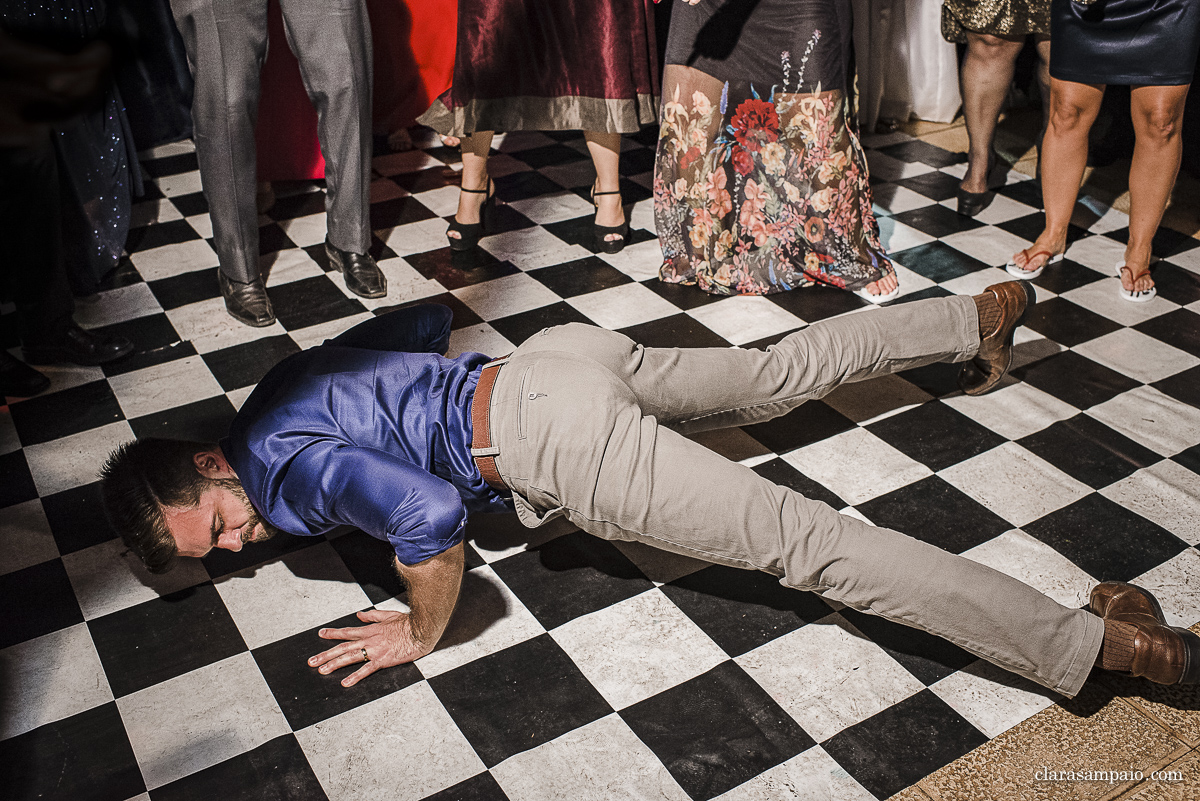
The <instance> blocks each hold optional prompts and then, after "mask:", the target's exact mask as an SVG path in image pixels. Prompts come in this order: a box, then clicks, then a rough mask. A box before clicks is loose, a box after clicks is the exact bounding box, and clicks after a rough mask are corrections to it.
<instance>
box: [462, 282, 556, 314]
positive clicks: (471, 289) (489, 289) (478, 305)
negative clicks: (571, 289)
mask: <svg viewBox="0 0 1200 801" xmlns="http://www.w3.org/2000/svg"><path fill="white" fill-rule="evenodd" d="M452 294H454V295H455V296H456V297H457V298H458V299H459V300H461V301H462V302H463V303H465V304H467V305H468V306H470V307H471V310H472V311H473V312H475V313H476V314H478V315H479V316H480V317H482V318H483V319H484V320H495V319H497V318H500V317H507V316H509V315H511V314H518V313H520V312H525V311H530V310H532V309H537V308H540V307H542V306H548V305H550V304H551V303H557V302H558V301H559V300H560V298H559V296H558V295H556V294H554V293H553V292H552V291H550V289H549V287H547V286H546V285H545V284H543V283H542V282H541V281H538V280H536V279H534V278H532V277H530V276H529V275H526V274H525V273H517V274H516V275H506V276H504V277H503V278H496V279H494V280H492V281H487V282H485V283H482V284H473V285H471V286H465V287H462V288H460V289H456V290H454V291H453V293H452Z"/></svg>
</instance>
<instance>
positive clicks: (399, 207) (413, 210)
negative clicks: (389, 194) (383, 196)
mask: <svg viewBox="0 0 1200 801" xmlns="http://www.w3.org/2000/svg"><path fill="white" fill-rule="evenodd" d="M436 216H437V215H436V214H434V213H433V212H432V211H430V210H429V209H427V208H426V207H425V206H423V205H421V201H419V200H417V199H416V198H414V197H398V198H395V199H393V200H384V201H382V202H380V203H372V204H371V230H372V231H378V230H380V229H381V228H395V227H396V226H398V225H405V224H407V223H414V222H420V221H421V220H432V219H433V218H434V217H436Z"/></svg>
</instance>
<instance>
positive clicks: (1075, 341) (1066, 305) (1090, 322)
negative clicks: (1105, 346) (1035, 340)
mask: <svg viewBox="0 0 1200 801" xmlns="http://www.w3.org/2000/svg"><path fill="white" fill-rule="evenodd" d="M1024 325H1025V326H1026V327H1027V328H1029V329H1031V330H1033V331H1037V332H1038V333H1039V334H1041V335H1042V336H1044V337H1046V338H1048V339H1051V340H1053V341H1055V342H1057V343H1058V344H1060V345H1066V346H1067V347H1068V348H1073V347H1075V346H1076V345H1080V344H1082V343H1084V342H1087V341H1089V340H1092V339H1096V338H1097V337H1102V336H1104V335H1105V334H1111V333H1112V332H1113V331H1116V330H1118V329H1120V328H1121V324H1120V323H1117V322H1114V321H1112V320H1110V319H1109V318H1107V317H1102V316H1100V315H1099V314H1096V313H1095V312H1093V311H1089V310H1088V309H1085V308H1083V307H1082V306H1077V305H1076V304H1074V303H1072V302H1071V301H1069V300H1067V299H1065V298H1050V299H1049V300H1044V301H1042V302H1041V303H1038V304H1037V305H1036V306H1034V307H1033V308H1032V309H1030V310H1029V313H1028V314H1027V315H1026V316H1025V323H1024Z"/></svg>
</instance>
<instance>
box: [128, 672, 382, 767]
mask: <svg viewBox="0 0 1200 801" xmlns="http://www.w3.org/2000/svg"><path fill="white" fill-rule="evenodd" d="M117 708H118V709H119V710H120V712H121V718H122V720H123V721H124V722H125V731H126V733H127V734H128V735H129V743H130V745H132V746H133V753H134V756H136V757H137V760H138V764H139V765H140V766H141V769H142V778H143V779H145V781H146V787H147V788H148V789H150V790H154V789H155V788H157V787H161V786H162V785H164V784H168V783H169V782H173V781H175V780H176V779H180V778H183V777H184V776H187V775H189V774H191V773H195V772H196V771H198V770H203V769H204V768H207V767H211V766H213V765H216V764H217V763H219V762H224V761H225V760H226V759H229V758H231V757H235V756H237V755H238V754H241V753H244V752H246V751H249V750H251V749H253V748H257V747H258V746H260V745H262V744H263V743H265V742H267V741H268V740H270V739H272V738H275V737H278V736H280V735H282V734H287V733H288V732H289V731H290V729H289V728H288V725H287V721H286V720H285V719H284V717H283V713H282V712H281V711H280V710H279V705H278V704H277V703H275V696H273V695H272V694H271V688H270V687H268V686H267V682H266V681H265V680H264V679H263V677H262V673H260V672H259V670H258V665H257V664H256V663H255V661H254V657H253V656H251V655H250V653H249V652H243V653H240V654H238V655H237V656H231V657H229V658H228V659H222V660H221V661H220V662H215V663H213V664H211V665H207V666H206V667H202V668H200V669H198V670H193V671H192V672H191V673H185V674H183V675H182V676H178V677H176V678H174V679H170V680H168V681H164V682H162V683H161V684H155V685H154V686H152V687H147V688H146V689H144V690H139V691H138V692H136V693H133V694H131V695H126V696H124V697H123V698H118V699H117ZM164 709H170V710H171V714H170V715H164V714H163V710H164ZM375 734H376V736H381V737H382V735H380V733H379V732H375ZM343 753H345V752H343Z"/></svg>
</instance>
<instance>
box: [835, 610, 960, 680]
mask: <svg viewBox="0 0 1200 801" xmlns="http://www.w3.org/2000/svg"><path fill="white" fill-rule="evenodd" d="M841 615H842V617H844V618H846V620H848V621H850V623H851V624H853V626H854V627H855V628H856V629H858V630H859V631H861V632H862V633H863V634H865V635H867V636H868V637H870V638H871V642H873V643H875V644H876V645H878V646H879V647H881V648H883V650H885V651H887V652H888V655H889V656H891V657H892V658H893V659H895V660H896V661H897V662H899V663H900V664H901V665H903V666H904V668H905V669H906V670H907V671H908V672H909V673H911V674H913V675H914V676H916V677H917V678H918V679H920V680H921V682H922V683H923V684H925V685H926V686H928V685H930V684H933V683H934V682H935V681H939V680H940V679H944V678H946V677H947V676H949V675H950V674H951V673H954V672H956V671H959V670H962V669H963V668H965V667H966V666H967V665H969V664H971V663H972V662H974V661H975V660H976V659H977V658H978V657H976V656H975V655H974V654H970V653H968V652H966V651H964V650H963V649H961V648H959V647H958V646H957V645H955V644H953V643H951V642H950V641H949V640H944V639H942V638H941V637H936V636H934V635H932V634H929V633H927V632H924V631H921V630H920V629H914V628H910V627H909V626H905V625H903V624H901V623H895V622H893V621H891V620H884V619H883V618H881V617H879V616H878V615H867V614H863V613H862V612H856V611H855V610H853V609H848V608H847V609H843V610H842V611H841Z"/></svg>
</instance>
